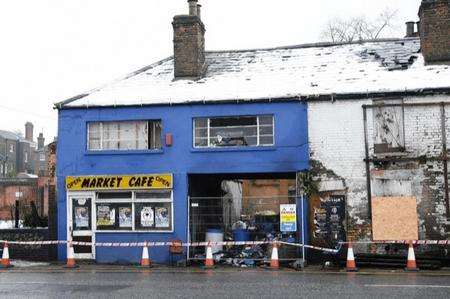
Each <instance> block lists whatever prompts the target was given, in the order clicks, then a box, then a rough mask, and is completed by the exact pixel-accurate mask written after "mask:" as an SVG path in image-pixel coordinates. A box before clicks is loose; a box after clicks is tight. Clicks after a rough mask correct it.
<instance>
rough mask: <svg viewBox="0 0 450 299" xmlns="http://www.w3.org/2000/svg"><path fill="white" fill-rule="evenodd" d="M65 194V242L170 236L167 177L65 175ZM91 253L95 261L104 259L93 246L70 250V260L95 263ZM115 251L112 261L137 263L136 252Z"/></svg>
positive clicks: (169, 184)
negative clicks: (159, 235) (66, 218)
mask: <svg viewBox="0 0 450 299" xmlns="http://www.w3.org/2000/svg"><path fill="white" fill-rule="evenodd" d="M66 189H67V215H69V217H68V221H67V236H68V241H78V242H91V243H92V244H94V243H95V242H96V241H99V240H102V239H104V238H105V237H106V238H107V239H111V238H115V239H118V240H130V237H131V239H135V238H138V239H140V240H139V241H142V240H145V234H149V233H152V234H164V233H173V227H174V223H173V210H174V209H173V192H172V190H173V176H172V174H139V175H114V176H110V175H96V176H68V177H66ZM138 235H141V236H140V237H139V236H138ZM142 235H143V236H142ZM96 250H103V254H102V256H101V257H99V259H100V260H102V259H107V258H108V249H105V248H100V247H97V248H96V247H95V246H94V245H93V246H74V252H75V258H77V259H96V260H98V259H97V257H96V253H97V252H96ZM109 251H111V249H109ZM119 251H123V252H122V253H123V256H122V257H120V256H118V257H117V258H116V259H115V261H116V262H118V261H119V262H120V260H124V261H125V260H127V261H129V260H136V258H137V257H136V252H135V251H136V248H128V249H120V250H119ZM114 252H117V250H114ZM110 253H111V252H110Z"/></svg>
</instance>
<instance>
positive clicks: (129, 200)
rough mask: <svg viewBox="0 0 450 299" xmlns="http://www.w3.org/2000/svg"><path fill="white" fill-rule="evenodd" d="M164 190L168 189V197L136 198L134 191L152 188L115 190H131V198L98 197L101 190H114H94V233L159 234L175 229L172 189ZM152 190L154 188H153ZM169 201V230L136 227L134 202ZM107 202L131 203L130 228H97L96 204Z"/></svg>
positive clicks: (171, 231)
mask: <svg viewBox="0 0 450 299" xmlns="http://www.w3.org/2000/svg"><path fill="white" fill-rule="evenodd" d="M163 190H165V191H170V198H149V199H137V198H136V193H137V192H145V191H152V190H120V191H119V190H118V191H117V192H131V198H114V199H103V198H102V199H99V198H98V194H99V193H102V192H108V193H113V192H114V191H108V190H104V191H102V192H95V197H94V205H93V206H94V207H93V210H94V217H93V220H92V222H93V224H92V227H93V231H94V232H95V233H161V234H165V233H173V232H174V231H175V227H174V214H175V211H174V210H173V190H172V189H170V190H169V189H163ZM153 191H154V190H153ZM146 202H148V203H170V218H171V219H170V227H171V229H170V230H155V229H149V230H142V229H139V230H137V229H136V220H135V204H136V203H146ZM102 203H105V204H108V203H119V204H120V203H127V204H131V211H132V216H131V221H132V227H131V230H129V229H128V230H125V229H117V230H112V229H109V230H106V229H97V204H102ZM117 212H118V211H117Z"/></svg>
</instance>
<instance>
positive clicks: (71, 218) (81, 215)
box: [67, 192, 95, 259]
mask: <svg viewBox="0 0 450 299" xmlns="http://www.w3.org/2000/svg"><path fill="white" fill-rule="evenodd" d="M94 196H95V193H90V192H84V193H79V194H70V195H69V196H68V201H67V202H68V205H67V207H68V209H67V215H68V217H67V219H68V221H67V236H68V237H67V241H69V242H70V241H74V242H90V243H92V244H94V243H95V235H94V232H93V221H92V219H93V218H94V217H93V208H92V207H93V202H94ZM73 250H74V254H75V258H76V259H94V258H95V246H93V245H92V246H79V245H74V246H73Z"/></svg>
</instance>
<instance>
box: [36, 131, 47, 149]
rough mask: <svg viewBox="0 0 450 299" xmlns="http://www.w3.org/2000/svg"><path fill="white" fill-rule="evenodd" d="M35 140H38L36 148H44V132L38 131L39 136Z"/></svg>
mask: <svg viewBox="0 0 450 299" xmlns="http://www.w3.org/2000/svg"><path fill="white" fill-rule="evenodd" d="M37 142H38V148H37V149H38V150H41V149H43V148H44V143H45V138H44V134H42V133H39V136H38V138H37Z"/></svg>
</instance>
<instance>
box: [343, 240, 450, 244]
mask: <svg viewBox="0 0 450 299" xmlns="http://www.w3.org/2000/svg"><path fill="white" fill-rule="evenodd" d="M349 243H352V245H354V244H409V243H412V244H413V245H450V240H393V241H392V240H380V241H355V242H339V244H349Z"/></svg>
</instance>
